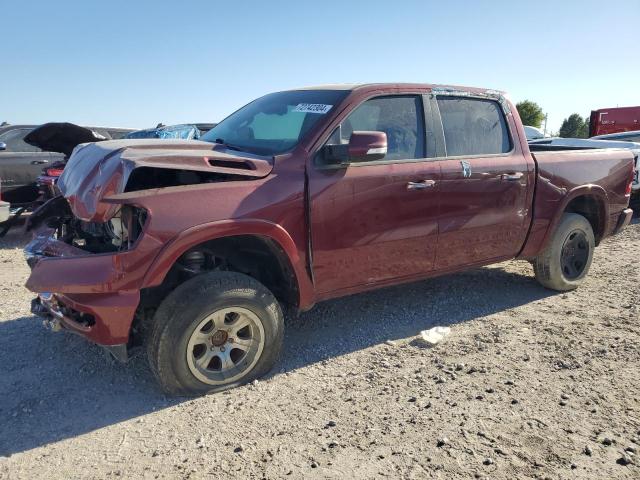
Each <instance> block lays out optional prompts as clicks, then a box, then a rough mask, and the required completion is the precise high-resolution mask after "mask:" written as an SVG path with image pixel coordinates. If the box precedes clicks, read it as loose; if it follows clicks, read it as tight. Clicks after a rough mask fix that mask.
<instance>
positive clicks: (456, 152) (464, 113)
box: [437, 96, 511, 157]
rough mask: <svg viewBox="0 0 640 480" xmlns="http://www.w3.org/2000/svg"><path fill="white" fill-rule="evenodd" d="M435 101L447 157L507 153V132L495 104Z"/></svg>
mask: <svg viewBox="0 0 640 480" xmlns="http://www.w3.org/2000/svg"><path fill="white" fill-rule="evenodd" d="M437 101H438V108H439V110H440V117H441V119H442V128H443V130H444V139H445V144H446V147H447V156H448V157H456V156H464V155H494V154H501V153H507V152H509V151H511V137H510V136H509V129H508V128H507V123H506V120H505V118H504V113H503V112H502V108H501V107H500V104H499V103H498V102H496V101H494V100H487V99H481V98H464V97H453V96H444V97H438V98H437Z"/></svg>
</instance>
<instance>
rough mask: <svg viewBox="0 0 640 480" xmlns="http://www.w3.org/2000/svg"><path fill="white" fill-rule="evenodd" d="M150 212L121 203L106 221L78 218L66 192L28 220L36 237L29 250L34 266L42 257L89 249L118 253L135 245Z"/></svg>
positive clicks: (64, 255)
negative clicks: (66, 196) (65, 196)
mask: <svg viewBox="0 0 640 480" xmlns="http://www.w3.org/2000/svg"><path fill="white" fill-rule="evenodd" d="M146 220H147V212H146V211H145V210H144V209H142V208H138V207H134V206H130V205H121V206H120V208H119V209H118V210H116V211H115V213H114V215H113V216H112V217H111V218H110V219H109V220H107V221H106V222H87V221H84V220H80V219H78V218H77V217H76V216H75V215H74V214H73V212H72V211H71V208H70V207H69V203H68V202H67V200H66V199H65V198H64V197H63V196H58V197H55V198H53V199H51V200H49V201H48V202H47V203H45V204H44V205H43V206H42V207H40V208H39V209H38V210H36V211H35V212H34V214H33V215H32V216H31V217H30V218H29V220H28V222H27V230H29V231H33V232H34V236H33V240H32V241H31V242H30V243H29V244H28V245H27V246H26V248H25V254H26V255H27V262H28V263H29V265H30V266H33V263H34V262H35V261H37V259H38V258H41V257H68V256H78V255H86V254H87V253H115V252H121V251H125V250H129V249H131V247H132V246H133V245H134V244H135V242H136V241H137V239H138V238H139V237H140V235H141V234H142V231H143V229H144V225H145V222H146Z"/></svg>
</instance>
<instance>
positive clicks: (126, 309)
mask: <svg viewBox="0 0 640 480" xmlns="http://www.w3.org/2000/svg"><path fill="white" fill-rule="evenodd" d="M50 233H51V232H47V231H46V230H43V231H41V232H38V233H37V234H36V235H35V237H34V240H33V241H32V242H31V243H29V244H28V245H27V246H26V247H25V252H24V253H25V257H26V258H27V262H28V264H29V266H30V267H31V275H30V276H29V279H28V280H27V283H26V287H27V288H28V289H29V290H31V291H32V292H35V293H37V294H38V297H37V298H36V299H35V300H34V301H33V304H32V311H33V313H34V314H36V315H39V316H41V317H44V318H45V320H48V321H51V322H53V324H54V325H55V326H56V327H59V328H64V329H66V330H69V331H72V332H74V333H77V334H80V335H82V336H84V337H86V338H87V339H89V340H91V341H92V342H94V343H97V344H99V345H103V346H118V345H122V344H127V343H128V342H129V335H130V332H131V325H132V324H133V319H134V316H135V312H136V310H137V308H138V304H139V303H140V290H141V288H142V285H143V282H144V275H145V273H146V271H147V269H148V267H149V265H150V263H151V261H152V260H153V259H154V258H155V256H156V254H157V252H158V251H159V249H160V248H161V246H162V244H161V243H160V242H158V241H157V240H155V239H154V238H153V237H151V236H146V237H144V238H142V239H141V241H140V242H139V244H138V245H136V246H135V249H132V250H127V251H122V252H117V253H101V254H94V253H89V252H86V251H84V250H81V249H78V248H76V247H73V246H71V245H68V244H66V243H63V242H61V241H59V240H56V239H55V238H53V237H52V236H50Z"/></svg>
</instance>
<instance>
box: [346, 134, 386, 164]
mask: <svg viewBox="0 0 640 480" xmlns="http://www.w3.org/2000/svg"><path fill="white" fill-rule="evenodd" d="M386 154H387V134H386V133H384V132H353V133H352V134H351V138H350V139H349V160H350V161H352V162H370V161H372V160H382V159H383V158H384V157H385V155H386Z"/></svg>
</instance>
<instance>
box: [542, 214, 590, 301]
mask: <svg viewBox="0 0 640 480" xmlns="http://www.w3.org/2000/svg"><path fill="white" fill-rule="evenodd" d="M595 244H596V242H595V237H594V235H593V228H592V227H591V224H590V223H589V221H588V220H587V219H586V218H585V217H583V216H582V215H578V214H577V213H565V214H564V215H563V216H562V219H561V220H560V223H559V224H558V227H557V228H556V231H555V232H554V234H553V238H552V239H551V241H550V242H549V245H548V246H547V248H546V249H545V250H544V252H542V253H541V254H540V255H539V256H538V257H536V258H535V259H534V261H533V269H534V272H535V275H536V280H538V282H540V284H542V285H543V286H544V287H546V288H550V289H552V290H558V291H567V290H573V289H575V288H577V287H578V286H580V284H581V283H582V282H583V281H584V279H585V277H586V276H587V273H589V268H590V267H591V261H592V260H593V252H594V249H595Z"/></svg>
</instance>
